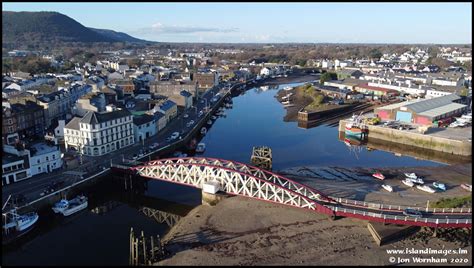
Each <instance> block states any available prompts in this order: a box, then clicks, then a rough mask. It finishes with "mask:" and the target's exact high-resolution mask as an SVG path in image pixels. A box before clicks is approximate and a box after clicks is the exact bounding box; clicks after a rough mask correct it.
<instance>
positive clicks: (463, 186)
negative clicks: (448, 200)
mask: <svg viewBox="0 0 474 268" xmlns="http://www.w3.org/2000/svg"><path fill="white" fill-rule="evenodd" d="M461 188H463V189H464V190H468V191H469V192H472V185H471V184H467V183H463V184H461Z"/></svg>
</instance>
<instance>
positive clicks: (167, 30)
mask: <svg viewBox="0 0 474 268" xmlns="http://www.w3.org/2000/svg"><path fill="white" fill-rule="evenodd" d="M238 31H239V29H238V28H227V29H221V28H215V27H196V26H180V25H164V24H162V23H159V22H158V23H155V24H153V25H152V26H151V27H146V28H142V29H139V30H137V32H139V33H147V34H150V33H164V34H192V33H203V32H209V33H232V32H238Z"/></svg>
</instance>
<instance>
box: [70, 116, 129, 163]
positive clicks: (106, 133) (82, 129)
mask: <svg viewBox="0 0 474 268" xmlns="http://www.w3.org/2000/svg"><path fill="white" fill-rule="evenodd" d="M133 132H134V130H133V119H132V115H131V113H130V112H129V111H128V110H114V111H108V112H105V113H97V112H92V111H89V112H87V113H86V115H85V116H84V117H83V118H80V117H74V118H73V119H72V120H71V121H70V122H69V123H68V124H67V125H66V127H65V129H64V142H65V146H66V149H68V148H71V147H72V148H75V149H76V150H78V151H79V152H81V153H83V154H85V155H89V156H99V155H104V154H108V153H110V152H113V151H116V150H118V149H120V148H123V147H127V146H130V145H132V144H134V137H133Z"/></svg>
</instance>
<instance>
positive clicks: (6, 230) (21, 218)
mask: <svg viewBox="0 0 474 268" xmlns="http://www.w3.org/2000/svg"><path fill="white" fill-rule="evenodd" d="M2 216H3V217H2V218H3V221H4V222H3V229H2V245H6V244H8V243H10V242H13V241H14V240H16V239H17V238H19V237H21V236H23V235H25V234H26V233H28V232H29V231H31V230H32V229H33V227H34V225H35V223H36V222H37V221H38V219H39V216H38V213H36V212H30V213H26V214H24V215H20V214H18V213H17V211H16V209H12V210H11V211H9V212H6V213H2Z"/></svg>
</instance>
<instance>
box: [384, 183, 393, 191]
mask: <svg viewBox="0 0 474 268" xmlns="http://www.w3.org/2000/svg"><path fill="white" fill-rule="evenodd" d="M382 188H384V189H385V190H387V191H389V192H393V188H392V186H390V185H387V184H383V185H382Z"/></svg>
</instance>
